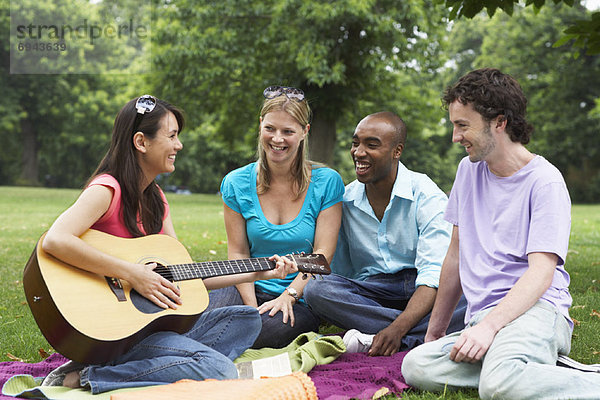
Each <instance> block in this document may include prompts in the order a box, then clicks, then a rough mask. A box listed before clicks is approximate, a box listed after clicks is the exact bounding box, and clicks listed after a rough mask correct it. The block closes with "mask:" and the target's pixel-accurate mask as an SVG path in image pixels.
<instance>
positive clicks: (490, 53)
mask: <svg viewBox="0 0 600 400" xmlns="http://www.w3.org/2000/svg"><path fill="white" fill-rule="evenodd" d="M586 3H590V4H588V7H594V4H597V3H594V2H592V1H589V2H584V3H583V5H582V4H580V3H579V1H574V0H548V1H544V0H535V1H533V0H528V1H527V2H526V3H525V2H524V1H521V2H518V1H517V0H484V1H475V0H460V1H459V0H446V1H444V0H425V1H421V0H419V1H416V0H414V1H395V0H335V1H317V0H265V1H256V0H254V1H252V0H217V1H195V0H139V1H133V0H118V1H115V0H18V1H17V0H14V1H12V2H11V3H10V8H9V2H8V1H7V0H0V18H1V19H0V27H1V28H2V29H3V31H2V32H3V35H2V36H3V37H4V38H6V35H7V34H9V32H8V27H9V26H10V23H9V18H10V15H11V14H12V15H13V16H14V15H15V14H26V13H29V14H32V15H33V16H34V17H37V18H38V19H39V18H42V16H45V20H49V21H54V23H56V24H57V25H58V24H59V23H60V22H61V21H64V20H67V18H73V16H77V15H80V18H81V19H82V20H83V19H84V18H85V19H86V20H89V23H90V25H91V24H92V23H93V21H94V19H95V18H97V19H98V20H99V21H106V16H109V17H111V16H112V17H113V18H114V19H115V20H121V21H127V20H130V19H134V20H135V21H136V22H137V23H140V24H142V25H144V26H146V27H148V28H149V32H151V35H150V36H149V40H146V41H140V40H137V41H136V40H135V39H136V38H130V40H126V41H116V40H114V41H113V42H111V43H108V45H107V46H105V48H104V49H102V51H103V53H102V56H95V58H93V59H92V58H91V56H87V57H88V58H87V59H86V51H87V52H88V53H87V54H92V53H91V51H90V50H89V49H85V48H80V49H78V50H80V52H79V57H80V60H79V62H83V63H85V62H87V63H88V65H93V66H94V68H95V69H94V71H97V72H96V73H88V74H81V73H71V72H70V71H71V69H72V70H74V69H73V65H74V62H73V61H69V63H70V64H65V65H62V64H60V60H58V61H53V65H54V66H57V67H59V68H61V69H60V70H58V72H62V73H52V74H19V73H9V72H8V71H9V64H10V60H9V59H10V55H11V54H10V51H9V50H10V49H9V47H10V45H11V43H12V42H11V43H9V40H3V41H2V46H1V47H0V51H1V52H2V53H1V59H2V74H1V76H0V87H1V88H2V96H0V135H2V136H1V138H2V145H3V146H2V147H3V151H2V152H0V185H18V186H20V185H23V186H45V187H60V188H81V187H82V185H83V184H84V183H85V181H86V180H87V178H88V177H89V175H90V174H91V172H93V170H94V168H95V166H96V165H97V163H98V162H99V160H100V159H101V157H102V155H103V154H104V153H105V152H106V150H107V148H108V143H109V140H110V133H111V129H112V123H113V121H114V118H115V116H116V114H117V112H118V110H119V109H120V107H122V105H123V104H124V103H125V102H127V101H128V100H129V99H131V98H134V97H137V96H139V95H141V94H145V93H150V94H153V95H155V96H157V97H159V98H162V99H165V100H167V101H169V102H171V103H173V104H175V105H177V106H179V107H180V108H182V109H183V110H184V111H185V112H186V115H187V126H186V127H185V129H184V131H183V134H182V137H181V139H182V142H183V143H184V149H183V151H182V152H181V153H180V154H179V155H178V159H177V165H176V168H177V170H176V172H175V173H174V174H172V175H171V176H161V177H160V178H161V179H160V183H161V184H162V185H163V186H171V187H185V188H187V189H189V190H190V191H192V192H194V193H216V192H217V191H218V190H219V184H220V181H221V179H222V177H223V176H224V175H225V174H226V173H227V172H229V171H231V170H232V169H234V168H236V167H239V166H241V165H244V164H246V163H247V162H249V161H251V160H253V159H254V157H255V148H256V140H257V134H258V115H259V109H260V106H261V103H262V100H263V98H262V90H263V89H264V88H265V87H267V86H269V85H273V84H282V85H289V86H295V87H299V88H301V89H303V90H304V92H305V93H306V96H307V98H308V101H309V103H310V105H311V107H312V109H313V111H314V116H313V119H312V129H311V132H310V136H309V145H310V150H311V157H312V158H313V159H314V160H317V161H321V162H325V163H327V164H328V165H329V166H331V167H333V168H335V169H337V170H338V171H339V172H340V173H341V174H342V177H343V179H344V181H345V182H346V183H347V182H349V181H350V180H352V179H353V176H354V172H353V166H352V161H351V159H350V156H349V152H348V150H349V146H350V140H351V136H352V132H353V130H354V127H355V126H356V124H357V123H358V121H360V119H361V118H362V117H364V116H365V115H367V114H369V113H372V112H377V111H382V110H390V111H394V112H396V113H397V114H399V115H400V116H401V117H402V118H403V119H404V120H405V122H406V124H407V126H408V140H407V144H406V147H405V151H404V154H403V156H402V161H403V162H404V163H405V164H406V166H407V167H408V168H410V169H413V170H415V171H419V172H423V173H426V174H428V175H429V176H430V177H432V178H433V179H434V181H436V182H437V183H438V185H439V186H440V187H441V188H442V189H443V190H445V191H448V190H450V188H451V186H452V182H453V179H454V173H455V171H456V166H457V164H458V161H459V160H460V158H461V157H463V156H464V155H465V153H464V151H463V149H462V148H461V147H460V146H456V145H452V143H451V125H450V124H449V123H448V122H447V119H446V118H447V114H446V112H445V111H444V110H443V109H442V108H441V102H440V96H441V93H442V92H443V90H444V88H445V87H446V86H447V85H449V84H450V83H452V82H454V81H455V80H456V79H457V78H458V77H459V76H461V75H463V74H464V73H466V72H468V71H470V70H472V69H475V68H480V67H496V68H499V69H501V70H502V71H503V72H506V73H509V74H511V75H513V76H514V77H515V78H517V80H518V81H519V82H520V83H521V85H522V86H523V89H524V91H525V94H526V95H527V97H528V99H529V106H528V118H529V120H530V122H531V123H532V124H533V125H534V127H535V132H534V135H533V139H532V141H531V144H530V145H529V149H530V150H531V151H532V152H534V153H537V154H541V155H543V156H544V157H546V158H547V159H548V160H549V161H550V162H552V163H553V164H554V165H556V166H557V167H558V168H559V169H560V171H561V172H562V173H563V175H564V176H565V179H566V181H567V185H568V187H569V190H570V193H571V197H572V199H573V201H574V202H576V203H582V202H584V203H585V202H587V203H590V202H597V201H598V199H600V140H598V133H599V132H600V100H599V99H600V54H598V53H599V52H600V12H595V13H593V12H592V11H590V10H589V9H587V8H586V7H585V6H584V5H585V4H586ZM142 5H143V6H144V7H145V8H144V9H143V10H142V8H141V6H142ZM9 11H10V12H9ZM142 11H143V12H142ZM592 14H593V18H592ZM490 15H492V17H490ZM30 18H31V19H33V17H30ZM101 18H104V19H103V20H102V19H101ZM578 21H582V22H578ZM586 24H587V25H586ZM568 28H571V30H573V29H575V32H576V34H573V35H569V34H565V30H566V29H568ZM11 33H12V32H11ZM574 38H575V39H577V40H575V39H574ZM11 39H13V38H12V37H11ZM557 41H558V42H557ZM561 43H563V44H562V45H560V44H561ZM12 44H16V43H12ZM139 54H143V55H147V56H149V57H146V58H136V55H139ZM123 60H133V62H134V64H135V65H133V68H129V69H127V71H128V72H129V73H128V74H121V73H119V72H120V71H122V70H125V69H124V67H122V66H121V62H122V61H123ZM44 61H47V60H44V59H43V57H42V58H41V59H40V64H41V65H43V63H44ZM11 67H12V65H11ZM129 67H131V66H129ZM136 67H137V69H136ZM70 68H71V69H70ZM17 72H19V71H18V70H17ZM53 72H56V71H53Z"/></svg>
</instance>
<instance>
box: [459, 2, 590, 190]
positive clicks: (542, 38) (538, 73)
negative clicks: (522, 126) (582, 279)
mask: <svg viewBox="0 0 600 400" xmlns="http://www.w3.org/2000/svg"><path fill="white" fill-rule="evenodd" d="M585 17H586V11H585V10H583V9H580V8H570V7H567V6H565V5H561V4H559V5H550V6H548V7H544V8H543V9H542V10H540V11H539V12H537V13H536V12H534V10H531V9H530V8H525V9H523V8H518V9H515V10H514V13H513V15H512V17H510V16H508V15H506V14H498V15H495V16H494V17H493V18H491V19H488V18H487V17H486V16H482V15H479V16H476V17H474V18H473V19H472V20H463V21H460V22H457V23H456V24H455V26H454V28H453V30H452V33H451V37H450V40H449V43H450V46H449V48H448V50H449V52H450V53H451V54H455V56H454V58H453V59H454V62H455V65H456V68H455V69H454V70H452V71H451V74H450V75H451V76H449V79H448V81H449V82H451V81H454V80H455V79H457V77H458V76H460V75H462V74H464V73H466V72H467V71H469V70H471V69H474V68H481V67H496V68H499V69H501V70H502V71H503V72H506V73H509V74H511V75H513V76H514V77H515V78H517V80H518V81H519V82H520V84H521V86H522V87H523V90H524V92H525V94H526V96H527V97H528V100H529V103H528V107H527V110H528V119H529V120H530V122H531V123H532V124H533V126H534V127H535V131H534V134H533V137H532V142H531V144H530V149H531V150H532V151H533V152H535V153H538V154H541V155H543V156H544V157H546V158H548V159H549V160H550V161H551V162H552V163H553V164H555V165H556V166H557V167H558V168H559V169H560V170H561V171H562V173H563V175H565V178H566V180H567V184H568V186H569V190H570V192H571V196H572V197H573V199H574V200H576V201H597V199H598V196H599V195H600V186H598V185H596V186H594V184H593V182H597V183H600V142H598V140H597V139H596V136H597V132H598V131H599V130H600V119H598V118H593V115H592V113H593V110H594V107H595V99H597V98H599V97H600V55H595V56H592V55H587V56H582V57H579V58H577V59H576V58H574V57H573V55H574V53H575V52H576V51H577V49H575V48H573V47H572V46H563V47H558V48H555V47H553V46H552V44H553V43H554V42H555V41H556V40H557V39H558V38H559V37H560V35H561V30H562V28H561V27H564V26H568V25H569V24H571V23H572V22H573V21H577V20H579V19H581V18H585Z"/></svg>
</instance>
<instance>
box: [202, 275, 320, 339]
mask: <svg viewBox="0 0 600 400" xmlns="http://www.w3.org/2000/svg"><path fill="white" fill-rule="evenodd" d="M255 293H256V300H257V301H258V305H259V306H260V305H261V304H263V303H265V302H267V301H269V300H273V299H275V298H277V296H274V295H271V294H268V293H265V292H262V291H260V290H255ZM208 296H209V303H208V308H207V310H214V309H218V308H220V307H226V306H231V305H237V304H244V302H243V301H242V297H241V296H240V292H239V291H238V290H237V289H236V288H235V286H229V287H226V288H223V289H217V290H212V291H211V292H210V294H209V295H208ZM293 311H294V318H295V321H294V326H291V325H290V321H289V319H288V322H287V323H285V324H284V323H283V314H282V313H281V311H279V312H278V313H277V314H275V315H274V316H272V317H271V316H269V313H268V312H266V313H264V314H261V320H262V328H261V330H260V334H259V335H258V337H257V338H256V341H255V342H254V344H252V348H254V349H261V348H263V347H273V348H277V349H278V348H282V347H285V346H287V345H288V344H290V343H291V342H292V341H293V340H294V339H296V338H297V337H298V335H300V334H301V333H305V332H310V331H314V332H317V331H318V330H319V323H320V320H319V317H318V316H317V315H315V314H314V313H313V312H312V311H311V310H310V309H309V308H308V307H307V306H306V305H305V304H304V303H302V302H300V303H297V304H294V306H293Z"/></svg>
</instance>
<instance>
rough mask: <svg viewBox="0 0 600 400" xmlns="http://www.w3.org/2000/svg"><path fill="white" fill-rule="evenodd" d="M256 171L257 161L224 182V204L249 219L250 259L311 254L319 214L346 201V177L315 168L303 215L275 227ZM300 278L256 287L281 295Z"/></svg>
mask: <svg viewBox="0 0 600 400" xmlns="http://www.w3.org/2000/svg"><path fill="white" fill-rule="evenodd" d="M256 168H257V164H256V163H255V162H254V163H251V164H248V165H246V166H244V167H241V168H238V169H236V170H234V171H231V172H230V173H229V174H227V175H226V176H225V178H223V182H221V195H222V197H223V202H224V203H225V204H226V205H227V206H228V207H229V208H231V209H232V210H233V211H235V212H237V213H239V214H241V215H242V217H243V218H244V219H245V220H246V235H247V237H248V244H249V246H250V257H270V256H272V255H273V254H279V255H285V254H292V253H298V252H306V253H311V252H312V249H313V245H314V240H315V228H316V225H317V218H318V216H319V213H320V212H321V211H322V210H325V209H327V208H329V207H331V206H333V205H334V204H337V203H339V202H340V201H342V198H343V196H344V183H343V181H342V178H341V177H340V175H339V174H338V173H337V172H336V171H334V170H332V169H331V168H327V167H321V168H319V167H317V168H314V169H313V170H312V176H311V179H310V184H309V186H308V190H307V192H306V197H305V198H304V204H303V205H302V209H301V210H300V213H298V215H297V216H296V218H294V219H293V220H292V221H290V222H288V223H287V224H283V225H275V224H272V223H271V222H269V221H268V220H267V218H266V217H265V215H264V213H263V211H262V208H261V206H260V202H259V200H258V194H257V191H256ZM296 275H297V273H296V274H290V275H288V276H287V277H286V278H285V279H270V280H265V281H257V282H256V283H255V284H256V286H257V287H258V288H259V289H260V290H261V291H263V292H265V293H269V294H272V295H279V294H281V293H282V292H283V291H284V290H285V288H286V287H288V285H289V284H290V283H291V282H292V280H293V279H294V277H295V276H296Z"/></svg>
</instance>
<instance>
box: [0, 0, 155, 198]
mask: <svg viewBox="0 0 600 400" xmlns="http://www.w3.org/2000/svg"><path fill="white" fill-rule="evenodd" d="M7 3H8V2H2V3H0V18H1V19H0V22H2V23H1V25H2V29H3V30H2V33H1V35H2V37H3V38H5V39H6V40H3V41H2V43H3V44H2V46H1V47H0V57H1V60H2V65H1V71H0V85H1V86H2V88H3V89H4V93H3V96H2V98H1V99H0V108H2V110H3V111H4V112H3V113H2V114H0V127H1V128H2V135H3V143H4V144H5V146H7V148H8V149H11V150H12V151H8V152H7V151H5V152H3V153H2V154H1V155H0V183H3V184H15V183H16V184H26V185H38V184H41V183H47V184H50V185H57V186H70V187H73V186H75V187H79V186H81V185H82V184H83V183H84V182H85V179H86V178H87V176H89V174H90V172H92V171H93V168H94V166H95V165H96V163H97V162H98V161H99V158H100V157H101V156H102V153H103V152H104V151H105V149H106V148H107V138H108V137H109V135H110V127H111V125H112V121H113V119H114V116H115V115H116V112H117V111H118V109H119V107H120V106H121V105H122V104H123V103H124V102H125V101H126V100H129V98H131V97H132V94H131V92H132V89H131V88H129V87H128V86H129V85H131V86H134V85H135V84H136V83H139V82H140V80H139V78H137V76H136V75H133V76H122V75H105V74H106V73H110V72H113V73H114V72H116V71H119V72H123V70H122V69H123V68H124V66H126V65H127V62H128V61H127V60H131V58H132V57H133V56H134V55H135V54H136V53H137V52H138V51H140V48H139V45H140V44H139V43H138V42H136V40H135V37H134V38H131V37H126V36H123V37H122V38H120V37H119V38H114V40H111V41H104V42H100V44H99V45H98V46H96V47H92V46H91V45H90V43H89V40H90V36H87V38H86V39H87V40H81V41H79V42H78V41H76V40H71V41H68V40H61V38H60V37H57V36H60V35H62V31H61V29H64V27H65V26H66V25H65V24H67V23H69V24H70V25H72V27H76V26H78V25H75V24H71V21H77V24H84V23H85V24H86V27H90V26H91V25H92V24H96V25H95V26H98V27H100V28H105V29H106V27H107V25H106V24H105V22H106V20H105V19H103V18H109V17H110V16H111V13H115V12H117V13H119V12H121V13H122V10H116V9H115V8H114V6H115V4H116V3H117V2H116V1H114V0H106V1H104V2H102V3H101V4H99V5H98V7H99V8H98V9H94V8H90V7H91V5H90V3H89V2H88V1H82V0H65V1H60V2H57V1H55V0H54V1H49V0H41V1H38V0H36V1H34V0H21V1H20V2H12V3H11V5H10V11H11V12H10V13H9V5H8V4H7ZM130 3H131V7H132V8H131V10H136V9H137V10H139V8H136V7H137V5H135V4H133V2H130ZM134 6H135V7H134ZM121 15H122V14H121ZM148 17H150V14H149V12H148ZM10 18H13V20H11V19H10ZM15 21H17V23H16V26H19V24H20V23H21V22H22V26H23V27H24V29H23V30H21V32H26V33H27V34H25V35H20V36H19V35H18V34H17V33H18V32H19V31H18V30H17V29H14V28H15V26H14V25H15ZM11 22H12V23H13V26H11ZM29 25H31V26H32V28H31V30H29V29H30V28H29ZM49 26H56V27H57V28H56V30H52V28H48V27H49ZM9 29H10V31H9ZM40 32H41V33H43V34H40ZM66 32H67V33H66V35H65V36H64V37H63V38H62V39H64V38H65V37H68V35H70V32H71V31H69V29H68V28H66ZM76 34H77V35H79V36H83V35H84V34H85V35H90V32H89V31H86V32H85V33H84V31H83V29H81V30H80V31H78V32H77V33H76ZM104 34H105V35H106V34H107V31H106V30H105V31H104ZM9 38H10V40H8V39H9ZM47 43H52V44H57V45H59V44H60V43H66V44H67V46H68V47H67V50H66V52H64V55H65V57H62V54H63V53H60V54H59V53H58V52H52V51H46V50H43V51H42V50H41V49H40V47H39V46H40V45H41V44H43V45H44V46H45V45H46V44H47ZM25 45H30V46H34V45H35V46H36V48H37V50H35V51H34V50H33V49H32V50H30V51H29V54H25V53H27V51H23V52H21V54H19V52H18V49H19V48H20V47H23V46H25ZM136 46H137V47H136ZM11 49H12V50H13V52H15V53H14V54H12V55H11V53H10V51H11ZM92 50H94V53H90V51H92ZM67 53H68V54H67ZM28 55H29V56H33V57H30V58H28V57H27V56H28ZM34 63H35V64H34ZM82 65H83V66H85V67H87V68H86V69H84V70H78V69H77V67H78V66H82ZM11 68H12V69H11ZM134 68H138V69H139V66H135V67H134ZM111 69H112V70H111ZM9 71H12V72H13V73H12V74H11V73H9ZM134 71H137V69H134ZM22 72H25V73H22ZM30 72H37V73H30ZM81 72H87V74H81ZM44 73H47V74H44Z"/></svg>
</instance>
